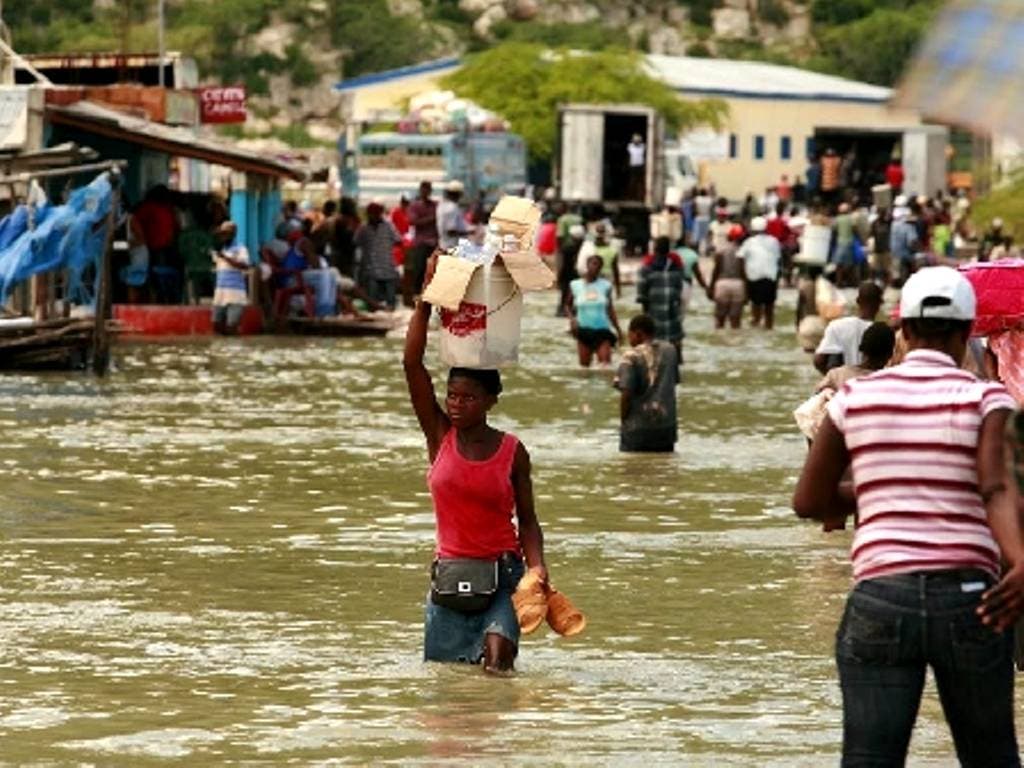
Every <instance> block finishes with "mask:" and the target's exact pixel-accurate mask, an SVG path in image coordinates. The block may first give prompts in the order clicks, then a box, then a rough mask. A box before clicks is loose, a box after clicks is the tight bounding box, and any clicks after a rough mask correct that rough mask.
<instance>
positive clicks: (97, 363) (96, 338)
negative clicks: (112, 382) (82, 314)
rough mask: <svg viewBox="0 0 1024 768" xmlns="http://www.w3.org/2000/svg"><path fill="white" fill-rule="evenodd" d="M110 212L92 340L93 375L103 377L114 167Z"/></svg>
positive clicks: (116, 191)
mask: <svg viewBox="0 0 1024 768" xmlns="http://www.w3.org/2000/svg"><path fill="white" fill-rule="evenodd" d="M110 186H111V193H110V212H109V213H108V214H107V236H106V239H105V240H104V242H103V252H102V254H101V255H100V267H99V271H100V273H99V285H98V286H97V288H96V317H95V320H96V328H95V330H94V331H93V337H92V370H93V372H94V373H96V374H97V375H100V376H102V375H104V374H105V373H106V372H107V369H108V368H109V367H110V336H109V335H108V334H107V321H108V320H109V319H110V313H111V305H112V303H113V302H112V294H113V291H112V286H111V281H112V279H113V277H112V275H111V265H110V262H111V250H112V248H113V242H114V226H115V224H116V223H117V209H118V206H119V205H120V204H121V172H120V171H119V170H118V169H117V168H113V169H111V171H110Z"/></svg>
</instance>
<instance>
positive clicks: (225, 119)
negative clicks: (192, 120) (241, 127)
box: [198, 85, 246, 123]
mask: <svg viewBox="0 0 1024 768" xmlns="http://www.w3.org/2000/svg"><path fill="white" fill-rule="evenodd" d="M198 93H199V120H200V122H203V123H244V122H245V117H246V114H245V86H244V85H230V86H223V87H217V88H199V89H198Z"/></svg>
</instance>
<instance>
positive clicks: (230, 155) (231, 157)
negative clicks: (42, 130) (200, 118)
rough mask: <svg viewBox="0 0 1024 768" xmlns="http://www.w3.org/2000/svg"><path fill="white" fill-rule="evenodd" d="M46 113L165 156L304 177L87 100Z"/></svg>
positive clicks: (264, 159)
mask: <svg viewBox="0 0 1024 768" xmlns="http://www.w3.org/2000/svg"><path fill="white" fill-rule="evenodd" d="M46 114H47V118H48V119H49V120H51V121H53V122H55V123H63V124H66V125H72V126H75V127H78V128H81V129H83V130H87V131H91V132H94V133H98V134H100V135H102V136H109V137H111V138H115V139H121V140H124V141H128V142H131V143H133V144H138V145H140V146H146V147H150V148H152V149H156V150H158V151H161V152H165V153H167V154H169V155H177V156H180V157H192V158H196V159H198V160H205V161H207V162H209V163H216V164H218V165H224V166H227V167H228V168H235V169H236V170H240V171H247V172H250V173H262V174H265V175H267V176H286V177H288V178H292V179H296V180H299V181H301V180H302V179H304V178H305V173H304V172H303V171H302V170H300V169H298V168H296V167H294V166H292V165H289V164H287V163H284V162H281V161H279V160H275V159H272V158H269V157H264V156H262V155H257V154H254V153H252V152H248V151H246V150H244V149H239V148H238V147H234V146H232V145H230V144H225V143H222V142H219V141H212V140H211V139H207V138H203V137H200V136H196V135H195V134H194V133H192V131H190V130H188V129H186V128H177V127H174V126H170V125H164V124H163V123H155V122H153V121H152V120H146V119H144V118H140V117H133V116H131V115H126V114H124V113H123V112H118V111H117V110H116V109H110V108H109V107H105V106H102V105H100V104H96V103H93V102H90V101H79V102H76V103H74V104H69V105H67V106H56V105H52V104H51V105H47V107H46Z"/></svg>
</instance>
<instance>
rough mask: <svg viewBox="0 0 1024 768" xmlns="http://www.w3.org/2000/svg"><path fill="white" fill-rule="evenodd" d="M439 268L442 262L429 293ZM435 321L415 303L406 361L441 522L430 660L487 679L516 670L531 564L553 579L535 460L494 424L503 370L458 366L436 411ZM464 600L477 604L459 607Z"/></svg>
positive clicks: (427, 639)
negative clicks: (518, 600) (518, 598)
mask: <svg viewBox="0 0 1024 768" xmlns="http://www.w3.org/2000/svg"><path fill="white" fill-rule="evenodd" d="M435 267H436V254H435V256H433V257H431V259H430V261H429V263H428V264H427V271H426V277H425V280H424V285H429V283H430V280H431V278H432V277H433V273H434V269H435ZM430 313H431V306H430V304H428V303H426V302H424V301H422V300H420V301H419V302H418V303H417V304H416V308H415V309H414V311H413V316H412V320H411V321H410V323H409V330H408V332H407V334H406V337H405V355H404V358H403V364H404V367H405V378H406V382H407V384H408V386H409V396H410V398H411V400H412V406H413V410H414V411H415V412H416V418H417V419H418V420H419V423H420V428H421V429H422V430H423V434H424V436H425V437H426V439H427V455H428V457H429V459H430V470H429V471H428V473H427V484H428V486H429V487H430V495H431V497H432V498H433V502H434V515H435V518H436V524H437V546H436V550H435V560H434V566H433V578H432V583H431V592H430V594H429V595H428V596H427V605H426V625H425V631H424V658H425V660H427V661H450V662H464V663H469V664H479V663H480V662H481V661H483V667H484V670H485V671H487V672H496V673H502V672H510V671H511V670H512V666H513V662H514V661H515V658H516V654H517V651H518V643H519V621H518V619H517V618H516V613H515V609H514V608H513V605H512V593H513V592H514V591H515V588H516V585H517V584H518V583H519V579H520V578H521V577H522V576H523V572H524V563H523V560H524V557H525V560H526V566H528V567H529V568H530V570H531V571H532V572H534V573H535V574H536V575H537V577H538V578H539V579H540V582H541V583H542V584H546V583H547V578H548V575H547V568H546V566H545V564H544V537H543V534H542V532H541V527H540V523H539V522H538V520H537V515H536V512H535V510H534V504H533V483H532V481H531V479H530V455H529V454H528V453H527V451H526V448H524V447H523V445H522V443H520V442H519V440H518V439H517V438H516V437H515V436H514V435H512V434H509V433H507V432H500V431H499V430H497V429H494V428H493V427H492V426H490V425H489V424H488V423H487V413H488V412H489V411H490V410H491V408H493V407H494V405H495V404H496V403H497V402H498V395H499V394H501V376H500V375H499V373H498V371H496V370H477V369H471V368H452V369H451V370H450V371H449V372H448V389H447V393H446V395H445V400H444V407H443V408H442V407H441V406H440V405H439V404H438V402H437V398H436V396H435V393H434V384H433V380H432V379H431V376H430V373H429V372H428V371H427V369H426V367H425V366H424V364H423V353H424V350H425V348H426V344H427V326H428V323H429V321H430ZM513 516H514V517H515V520H513ZM446 574H458V575H457V577H456V579H457V580H456V581H455V582H454V584H453V585H452V588H453V589H454V591H455V592H457V593H459V594H458V595H456V596H455V597H451V596H449V595H450V592H451V591H452V590H450V589H449V588H448V587H449V585H446V584H444V583H442V582H443V581H445V580H446V579H447V577H446ZM462 593H465V597H467V598H471V600H467V601H463V600H461V599H460V597H461V595H462ZM488 595H489V596H488ZM460 602H463V603H469V605H468V606H467V605H460V604H459V603H460ZM441 603H445V604H441ZM467 608H468V610H467Z"/></svg>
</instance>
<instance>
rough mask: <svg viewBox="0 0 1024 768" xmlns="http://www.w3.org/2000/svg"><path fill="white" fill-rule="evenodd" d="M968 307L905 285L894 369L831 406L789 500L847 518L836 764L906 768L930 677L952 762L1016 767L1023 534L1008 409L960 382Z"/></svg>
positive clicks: (967, 296)
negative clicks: (1016, 635) (901, 339)
mask: <svg viewBox="0 0 1024 768" xmlns="http://www.w3.org/2000/svg"><path fill="white" fill-rule="evenodd" d="M976 303H977V302H976V299H975V295H974V290H973V288H972V287H971V284H970V282H968V280H967V279H966V278H965V277H964V276H963V275H962V274H960V273H959V272H957V271H956V270H955V269H951V268H950V267H927V268H924V269H921V270H919V271H918V272H916V273H915V274H914V275H912V276H911V277H910V278H909V279H908V280H907V282H906V284H905V285H904V286H903V292H902V295H901V297H900V323H901V330H902V332H903V334H904V336H905V338H906V340H907V343H908V346H909V350H910V351H909V352H908V353H907V356H906V359H905V360H904V362H903V363H901V364H899V365H897V366H894V367H892V368H886V369H883V370H881V371H878V372H877V373H873V374H871V375H868V376H864V377H860V378H856V379H853V380H851V381H848V382H847V383H846V384H845V385H844V386H843V388H842V390H841V391H840V392H839V393H838V394H837V395H836V396H835V397H834V398H832V400H831V401H829V404H828V406H827V415H826V417H825V418H824V420H823V421H822V423H821V426H820V428H819V430H818V432H817V434H816V437H815V440H814V443H813V445H812V446H811V450H810V453H809V454H808V456H807V460H806V463H805V465H804V468H803V472H802V473H801V475H800V479H799V481H798V482H797V487H796V491H795V492H794V495H793V509H794V510H795V511H796V514H797V515H798V516H799V517H801V518H812V519H816V520H819V521H821V522H822V523H823V524H824V526H825V529H826V530H831V529H835V528H841V527H843V526H844V525H845V523H846V520H847V518H848V517H849V516H850V515H853V516H854V518H855V521H856V531H855V533H854V536H853V545H852V549H851V552H850V557H851V560H852V562H853V578H854V582H855V583H854V587H853V590H852V592H851V593H850V596H849V598H848V600H847V604H846V611H845V613H844V615H843V619H842V621H841V623H840V625H839V630H838V633H837V635H836V644H835V649H836V651H835V652H836V661H837V666H838V671H839V683H840V688H841V690H842V696H843V759H842V762H843V765H903V763H904V762H905V760H906V755H907V748H908V746H909V743H910V737H911V733H912V731H913V728H914V721H915V720H916V718H917V712H918V708H919V706H920V702H921V693H922V690H923V688H924V685H925V680H926V672H927V670H928V668H931V670H932V672H933V674H934V679H935V681H936V683H937V685H938V691H939V698H940V700H941V701H942V708H943V711H944V713H945V715H946V720H947V722H948V723H949V726H950V730H951V731H952V734H953V741H954V743H955V745H956V751H957V757H958V758H959V760H960V762H961V764H963V765H971V766H996V765H1000V766H1004V765H1005V766H1019V765H1020V757H1019V755H1018V751H1017V738H1016V733H1015V727H1014V703H1013V674H1014V673H1013V657H1012V649H1013V637H1012V635H1013V633H1012V631H1011V632H1007V631H1006V630H1007V629H1011V628H1012V627H1013V624H1014V622H1015V621H1016V620H1017V619H1018V618H1019V617H1020V615H1021V614H1022V612H1024V537H1022V532H1021V519H1020V516H1019V514H1018V511H1017V496H1016V493H1015V488H1014V483H1013V482H1012V480H1011V477H1010V475H1009V473H1008V472H1007V466H1006V461H1005V457H1004V454H1005V436H1004V432H1005V428H1006V423H1007V420H1008V419H1009V417H1010V415H1011V413H1012V412H1013V410H1014V408H1015V405H1016V404H1015V403H1014V401H1013V398H1012V397H1011V396H1010V394H1009V393H1008V392H1007V390H1006V388H1005V387H1004V386H1003V385H1002V384H999V383H997V382H991V381H980V380H978V379H977V378H976V377H975V376H973V375H972V374H970V373H967V372H966V371H962V370H960V364H961V362H962V361H963V358H964V356H965V354H966V350H967V341H968V339H969V338H970V334H971V326H972V323H973V321H974V318H975V313H976ZM847 468H850V469H851V470H852V483H850V484H846V483H842V477H843V474H844V473H845V472H846V471H847Z"/></svg>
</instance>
